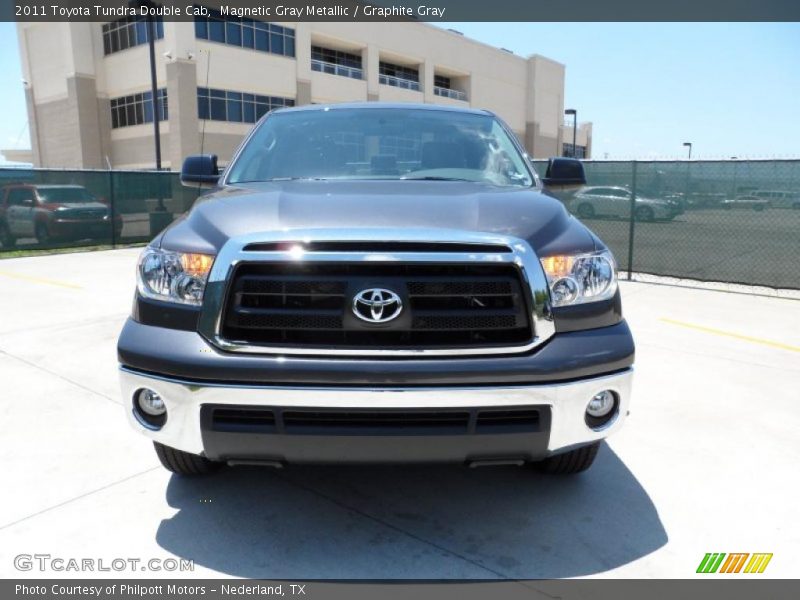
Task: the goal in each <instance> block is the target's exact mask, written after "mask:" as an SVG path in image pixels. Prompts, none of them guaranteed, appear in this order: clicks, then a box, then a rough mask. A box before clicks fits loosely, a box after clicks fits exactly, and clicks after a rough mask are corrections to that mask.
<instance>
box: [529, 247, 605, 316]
mask: <svg viewBox="0 0 800 600" xmlns="http://www.w3.org/2000/svg"><path fill="white" fill-rule="evenodd" d="M542 268H544V272H545V275H547V283H548V285H549V286H550V298H551V300H552V302H553V306H567V305H570V304H584V303H586V302H597V301H599V300H607V299H608V298H611V297H612V296H613V295H614V294H615V293H616V291H617V265H616V262H615V261H614V257H613V256H612V255H611V252H608V251H605V252H593V253H591V254H576V255H574V256H548V257H546V258H543V259H542Z"/></svg>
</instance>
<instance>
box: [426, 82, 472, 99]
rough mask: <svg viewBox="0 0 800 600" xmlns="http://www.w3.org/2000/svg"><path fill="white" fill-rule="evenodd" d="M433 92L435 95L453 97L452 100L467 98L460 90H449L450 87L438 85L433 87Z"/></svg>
mask: <svg viewBox="0 0 800 600" xmlns="http://www.w3.org/2000/svg"><path fill="white" fill-rule="evenodd" d="M433 93H434V94H436V95H437V96H443V97H445V98H453V99H454V100H463V101H465V102H466V100H467V95H466V94H465V93H464V92H462V91H461V90H451V89H450V88H444V87H439V86H438V85H437V86H435V87H434V88H433Z"/></svg>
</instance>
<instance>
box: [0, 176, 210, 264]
mask: <svg viewBox="0 0 800 600" xmlns="http://www.w3.org/2000/svg"><path fill="white" fill-rule="evenodd" d="M197 195H198V193H197V191H195V190H192V189H189V188H186V187H183V186H182V185H181V183H180V180H179V176H178V174H177V173H169V172H158V171H84V170H82V171H72V170H50V169H0V253H5V252H12V251H15V250H38V249H53V248H68V247H76V246H97V245H111V246H117V245H122V244H133V243H141V242H148V241H149V240H151V239H152V238H153V237H154V236H155V235H156V234H158V233H159V232H160V231H161V230H163V229H164V228H165V227H166V226H167V225H169V224H170V223H171V222H172V221H173V220H174V219H176V218H177V217H179V216H180V215H182V214H183V213H185V212H186V211H187V210H189V209H190V208H191V206H192V204H193V203H194V201H195V199H196V198H197ZM0 256H1V254H0Z"/></svg>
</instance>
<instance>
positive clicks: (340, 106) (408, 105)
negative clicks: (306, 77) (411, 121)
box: [274, 102, 494, 115]
mask: <svg viewBox="0 0 800 600" xmlns="http://www.w3.org/2000/svg"><path fill="white" fill-rule="evenodd" d="M387 108H388V109H402V110H435V111H447V112H458V113H468V114H476V115H493V114H494V113H492V112H491V111H488V110H485V109H482V108H469V107H463V108H462V107H460V106H450V105H442V104H423V103H421V102H337V103H333V104H305V105H303V106H290V107H286V108H279V109H276V110H275V111H274V112H289V111H291V112H294V111H304V110H352V109H359V110H362V109H364V110H375V109H387Z"/></svg>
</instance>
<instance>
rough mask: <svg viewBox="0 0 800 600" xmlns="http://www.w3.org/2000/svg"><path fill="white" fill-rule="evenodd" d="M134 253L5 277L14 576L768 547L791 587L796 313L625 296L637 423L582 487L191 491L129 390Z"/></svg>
mask: <svg viewBox="0 0 800 600" xmlns="http://www.w3.org/2000/svg"><path fill="white" fill-rule="evenodd" d="M592 226H593V227H596V228H597V230H598V232H599V233H600V234H601V235H603V236H607V235H608V234H607V233H605V232H603V231H601V228H600V227H597V226H596V224H594V223H592ZM619 226H620V227H622V226H623V225H619ZM645 226H646V227H651V226H652V227H662V226H663V227H670V226H672V225H669V224H664V225H661V224H647V225H645ZM675 226H678V225H677V224H675ZM794 235H795V236H796V235H797V228H795V229H794ZM736 241H737V240H732V242H736ZM738 241H739V243H742V240H738ZM744 242H746V240H744ZM794 243H796V238H795V242H794ZM781 247H786V246H781ZM664 251H665V252H667V250H666V249H665V250H664ZM137 254H138V250H136V249H128V250H116V251H108V252H98V253H76V254H63V255H55V256H47V257H29V258H16V259H9V260H1V261H0V292H1V293H0V373H2V377H1V378H0V381H2V384H3V393H2V398H3V401H2V402H1V403H0V439H2V445H0V462H1V464H2V465H3V471H4V473H3V484H2V488H3V491H4V493H3V494H2V496H1V497H0V576H2V577H15V576H20V575H23V576H42V575H44V576H50V577H61V576H70V577H81V576H84V575H86V574H85V573H79V572H78V573H75V572H45V573H38V572H35V573H20V572H19V571H17V570H16V569H15V567H14V557H15V556H16V555H18V554H22V553H27V554H36V553H39V554H50V555H52V556H53V557H63V558H65V559H66V558H78V559H81V558H94V559H104V560H107V561H111V560H112V559H114V558H129V557H137V558H140V559H141V560H143V561H147V560H149V559H151V558H156V559H161V560H163V559H165V558H169V557H178V558H186V559H191V560H193V561H194V570H193V571H190V572H183V573H178V572H174V573H173V572H169V573H165V572H148V573H146V576H150V577H152V576H155V577H158V576H162V575H164V576H190V577H200V576H211V577H214V576H241V577H260V578H285V579H302V578H337V579H346V578H380V579H395V578H397V579H405V578H414V579H427V578H433V579H442V578H469V579H473V578H474V579H494V578H542V577H544V578H551V577H587V576H601V577H626V578H645V577H671V578H686V577H692V576H694V575H695V570H696V569H697V566H698V564H699V563H700V561H701V559H702V558H703V556H704V554H705V553H707V552H727V553H730V552H750V553H755V552H769V553H773V554H774V556H773V558H772V561H771V562H770V564H769V567H768V569H767V570H766V571H765V573H764V574H763V575H758V576H755V577H794V576H796V575H797V566H796V565H797V557H798V555H799V553H800V525H798V522H797V518H796V505H797V492H798V491H800V469H798V467H797V465H798V464H800V444H798V431H799V430H800V410H798V402H797V401H798V398H799V396H798V389H800V360H798V358H800V301H798V300H792V299H785V298H769V297H763V296H754V295H747V294H736V293H725V292H716V291H707V290H699V289H688V288H678V287H668V286H663V285H654V284H647V283H637V282H631V283H628V282H622V284H621V286H622V293H623V306H624V310H625V313H626V316H627V318H628V321H629V323H630V325H631V328H632V330H633V333H634V336H635V339H636V343H637V361H636V371H637V373H636V380H635V386H634V388H635V389H634V398H633V406H632V412H631V416H630V418H629V419H628V421H627V424H626V426H625V428H624V429H623V430H622V431H621V433H619V434H618V435H617V436H615V437H613V438H611V439H610V440H609V442H608V443H605V444H604V445H603V447H602V448H601V452H600V455H599V457H598V460H597V462H596V463H595V465H594V467H593V468H592V469H591V470H590V471H588V472H587V473H584V474H582V475H579V476H576V477H563V478H562V477H553V476H544V475H540V474H538V473H536V472H533V471H529V470H525V469H520V468H516V467H492V468H484V469H477V470H470V469H466V468H462V467H458V466H426V467H421V466H415V467H398V466H393V467H380V466H370V467H311V466H304V467H299V466H295V467H289V468H287V469H284V470H281V471H275V470H269V469H257V468H247V467H237V468H228V469H225V470H223V471H222V472H220V473H219V474H216V475H214V476H211V477H209V478H205V479H183V478H180V477H176V476H171V475H170V474H169V473H168V472H167V471H165V470H163V469H162V468H161V466H160V465H159V464H158V461H157V459H156V456H155V453H154V452H153V449H152V446H151V444H150V443H149V442H148V441H146V440H145V439H144V438H143V437H141V436H139V435H138V434H137V433H135V432H133V431H132V430H131V429H129V427H128V425H127V422H126V419H125V415H124V410H125V408H124V407H123V405H122V399H121V398H120V396H119V391H118V387H117V361H116V353H115V343H116V337H117V334H118V332H119V330H120V328H121V327H122V324H123V322H124V320H125V318H126V317H127V314H128V312H129V309H130V304H131V299H132V293H133V286H134V265H135V261H136V256H137ZM665 256H667V257H668V256H669V255H668V254H665ZM795 268H796V267H795ZM124 574H125V572H123V573H117V572H113V571H112V572H99V573H93V574H90V576H95V575H96V576H115V577H118V576H120V575H124ZM127 574H129V575H130V574H133V573H130V572H128V573H127ZM136 575H139V573H136ZM705 577H709V576H708V575H705ZM715 577H722V575H717V576H715ZM733 577H752V576H750V575H747V576H744V575H738V576H737V575H733Z"/></svg>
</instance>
